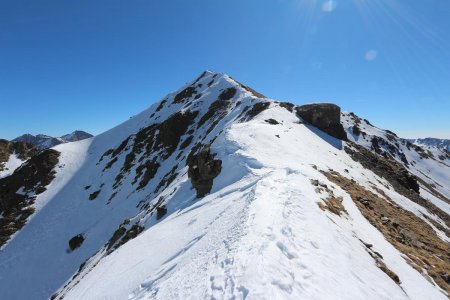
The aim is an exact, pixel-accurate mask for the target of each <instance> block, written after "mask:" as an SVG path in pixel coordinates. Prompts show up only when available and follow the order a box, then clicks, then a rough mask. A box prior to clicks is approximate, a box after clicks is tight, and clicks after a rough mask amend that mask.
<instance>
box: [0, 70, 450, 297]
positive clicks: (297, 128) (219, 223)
mask: <svg viewBox="0 0 450 300" xmlns="http://www.w3.org/2000/svg"><path fill="white" fill-rule="evenodd" d="M346 122H347V121H345V118H343V123H344V125H346V124H347V123H346ZM348 122H350V120H348ZM347 128H348V126H347ZM374 130H375V129H374ZM361 144H363V143H361ZM54 150H56V151H57V152H58V153H59V157H58V162H57V164H55V165H54V167H53V170H54V176H53V177H54V178H52V179H51V182H50V183H49V184H48V185H46V186H45V189H44V190H42V189H40V190H39V192H40V193H37V192H36V191H35V189H34V188H28V187H20V188H18V190H17V191H14V192H15V193H19V194H20V195H25V196H24V197H25V199H27V201H29V203H31V204H30V205H31V206H32V207H33V209H34V210H33V213H32V214H30V216H29V217H28V219H27V222H26V224H24V225H23V226H22V227H20V226H17V230H16V232H15V233H14V234H13V235H11V236H10V238H9V241H8V242H7V243H6V244H5V245H4V246H3V248H2V250H1V252H0V291H1V296H2V298H5V299H45V298H48V297H52V298H57V299H62V298H64V299H388V298H389V299H446V298H447V295H448V294H447V293H448V291H449V289H448V285H445V284H446V283H445V280H446V277H445V275H446V274H445V272H447V275H448V270H449V263H448V253H447V252H448V251H447V250H448V242H449V237H448V233H449V231H448V230H449V223H448V219H446V217H445V216H447V217H448V210H446V211H445V212H443V211H444V209H446V207H447V206H445V205H446V204H448V203H445V200H444V199H440V198H438V197H435V198H434V199H433V203H434V201H441V202H442V204H440V206H442V208H441V209H442V210H439V213H435V212H436V211H435V210H433V209H430V207H427V206H426V205H424V203H423V202H421V200H420V199H422V198H421V196H420V195H419V194H418V193H416V192H414V191H412V190H411V191H409V190H408V191H406V192H405V191H404V189H405V187H404V186H403V185H402V184H404V182H403V181H401V180H402V179H403V177H399V178H397V177H395V176H393V175H392V173H393V172H392V170H393V169H392V168H394V167H395V168H397V169H401V168H402V166H401V165H394V166H393V167H392V168H391V169H389V168H387V169H385V170H384V171H385V173H386V174H388V175H389V176H387V175H386V176H385V175H384V173H383V174H381V173H379V172H378V170H377V169H375V168H374V169H371V168H370V167H367V165H366V162H365V161H358V159H360V157H359V156H358V159H357V158H356V157H357V156H356V155H355V153H358V154H361V156H363V157H370V158H371V159H378V158H379V159H380V161H379V164H386V165H387V164H388V163H389V164H394V161H391V160H389V161H388V160H387V159H386V161H384V160H383V159H384V158H382V157H381V156H377V155H375V154H371V153H372V152H370V153H366V152H364V150H363V149H360V148H358V144H356V143H353V142H352V141H342V140H339V139H336V138H334V137H331V136H330V135H328V134H327V133H325V132H323V131H320V130H319V129H317V128H316V127H314V126H312V125H310V124H306V123H305V122H303V120H302V119H301V118H299V117H298V116H297V114H296V107H295V106H294V105H292V104H289V103H279V102H276V101H272V100H269V99H266V98H264V97H263V96H262V95H261V94H259V93H257V92H255V91H253V90H252V89H250V88H248V87H246V86H244V85H242V84H240V83H238V82H236V81H235V80H233V79H232V78H230V77H229V76H227V75H222V74H218V73H213V72H209V71H207V72H204V73H203V74H202V75H201V76H200V77H199V78H197V79H196V80H195V81H193V82H191V83H189V84H188V85H187V86H185V87H183V88H181V89H180V90H178V91H176V92H174V93H172V94H169V95H168V96H167V97H166V98H165V99H163V100H162V101H160V102H158V103H156V104H154V105H153V106H152V107H150V108H149V109H148V110H146V111H144V112H142V113H141V114H139V115H137V116H134V117H132V118H131V119H130V120H128V121H126V122H125V123H123V124H121V125H119V126H117V127H115V128H113V129H111V130H109V131H107V132H105V133H103V134H101V135H98V136H96V137H93V138H91V139H87V140H84V141H80V142H75V143H68V144H63V145H59V146H57V147H55V148H54ZM352 151H353V152H352ZM370 155H374V156H373V157H372V156H370ZM417 165H419V163H417V164H416V166H417ZM389 166H391V165H389ZM433 166H435V167H436V168H435V169H433V170H432V171H433V172H431V171H430V173H433V174H432V176H434V177H431V175H429V176H430V178H433V180H436V181H437V182H436V183H438V182H439V184H441V183H442V188H440V189H437V188H436V190H438V191H440V192H442V195H443V197H444V196H445V195H447V197H448V194H446V191H448V189H449V186H448V182H447V183H445V182H441V181H438V180H445V178H446V177H445V176H446V175H445V172H446V169H440V168H439V167H440V165H439V164H436V165H433ZM26 167H27V165H25V166H22V167H21V168H26ZM418 168H419V167H417V168H416V169H414V171H417V170H419V169H418ZM397 169H396V170H397ZM420 170H421V169H420ZM440 170H441V173H443V175H442V174H440V173H439V171H440ZM19 171H20V170H19ZM389 172H390V173H389ZM434 172H436V174H438V175H436V176H435V175H434ZM377 173H378V174H377ZM380 174H381V175H380ZM10 177H11V178H13V179H14V174H13V175H12V176H10ZM7 178H9V177H7ZM408 178H409V179H410V180H412V181H414V177H408ZM9 180H10V182H13V181H12V180H11V179H9ZM2 182H4V181H0V196H1V195H2V192H4V190H2V189H3V188H4V187H3V188H2ZM399 182H400V183H399ZM408 183H410V182H409V181H408ZM17 186H18V185H17ZM421 188H422V187H421ZM5 193H6V192H5ZM409 193H414V194H409ZM420 193H422V190H420ZM5 195H7V196H8V197H12V198H13V199H15V198H14V195H11V194H10V193H9V194H7V193H6V194H5ZM5 199H6V198H5ZM8 199H9V198H8ZM21 199H22V198H21ZM422 200H423V199H422ZM424 201H425V200H424ZM4 206H5V205H4ZM436 206H437V204H436ZM8 213H9V214H11V210H9V211H8ZM442 213H443V214H442ZM8 216H9V215H8ZM11 217H12V215H11ZM0 225H1V224H0ZM425 261H426V262H425Z"/></svg>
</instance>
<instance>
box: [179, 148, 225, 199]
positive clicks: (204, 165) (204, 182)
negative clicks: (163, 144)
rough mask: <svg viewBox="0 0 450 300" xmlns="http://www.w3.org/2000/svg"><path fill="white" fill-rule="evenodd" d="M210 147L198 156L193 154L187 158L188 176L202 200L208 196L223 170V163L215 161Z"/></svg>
mask: <svg viewBox="0 0 450 300" xmlns="http://www.w3.org/2000/svg"><path fill="white" fill-rule="evenodd" d="M214 156H215V155H214V154H211V152H210V149H209V147H205V148H203V149H202V150H200V151H199V152H198V153H197V154H196V153H195V152H193V151H192V152H191V153H190V154H189V156H188V158H187V165H188V167H189V168H188V176H189V178H190V179H191V182H192V185H193V186H194V188H195V190H196V191H197V197H198V198H202V197H204V196H205V195H206V194H208V193H209V192H210V191H211V189H212V185H213V179H214V178H216V177H217V176H218V175H219V174H220V171H221V170H222V161H221V160H217V159H214Z"/></svg>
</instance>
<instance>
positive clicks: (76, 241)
mask: <svg viewBox="0 0 450 300" xmlns="http://www.w3.org/2000/svg"><path fill="white" fill-rule="evenodd" d="M83 242H84V236H83V235H82V234H78V235H76V236H74V237H73V238H71V239H70V241H69V248H70V250H71V251H73V250H75V249H77V248H79V247H80V246H81V244H83Z"/></svg>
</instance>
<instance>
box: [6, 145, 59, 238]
mask: <svg viewBox="0 0 450 300" xmlns="http://www.w3.org/2000/svg"><path fill="white" fill-rule="evenodd" d="M59 155H60V153H59V152H58V151H55V150H53V149H48V150H45V151H43V152H41V153H39V154H38V155H35V156H33V157H32V158H30V159H29V160H28V161H27V162H26V163H25V164H23V165H22V166H21V167H20V168H19V169H17V170H16V171H15V172H14V173H13V174H12V175H10V176H8V177H5V178H2V179H0V214H1V215H2V216H3V217H2V218H0V246H2V245H3V244H4V243H6V241H7V240H8V239H9V237H10V236H11V235H12V234H14V233H15V232H16V231H17V230H19V229H21V228H22V227H23V226H24V225H25V223H26V220H27V218H28V217H29V216H30V215H31V214H32V213H33V212H34V208H33V206H32V204H33V203H34V200H35V199H36V195H39V194H41V193H43V192H44V191H45V190H46V186H47V185H49V184H50V182H51V181H52V180H53V179H54V178H55V171H54V168H55V166H56V164H57V163H58V161H59Z"/></svg>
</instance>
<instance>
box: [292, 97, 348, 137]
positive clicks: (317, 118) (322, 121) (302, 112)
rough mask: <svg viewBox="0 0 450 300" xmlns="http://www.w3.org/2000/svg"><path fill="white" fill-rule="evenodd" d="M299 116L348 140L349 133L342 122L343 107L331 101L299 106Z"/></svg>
mask: <svg viewBox="0 0 450 300" xmlns="http://www.w3.org/2000/svg"><path fill="white" fill-rule="evenodd" d="M295 110H296V113H297V116H299V117H300V118H302V119H303V120H304V121H305V122H307V123H309V124H311V125H313V126H315V127H317V128H319V129H320V130H322V131H324V132H326V133H328V134H329V135H331V136H333V137H335V138H338V139H340V140H347V134H346V133H345V130H344V127H343V126H342V124H341V108H340V107H339V106H337V105H336V104H331V103H315V104H307V105H302V106H297V107H296V108H295Z"/></svg>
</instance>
